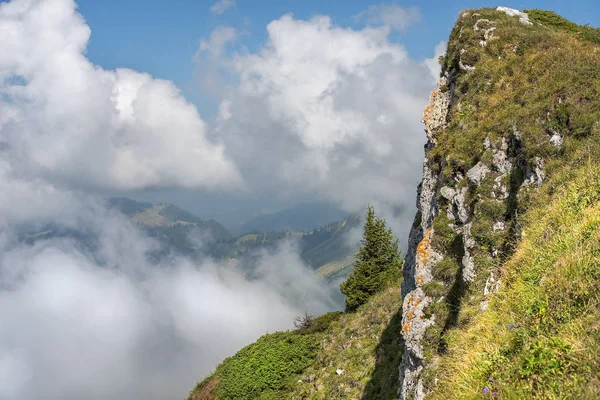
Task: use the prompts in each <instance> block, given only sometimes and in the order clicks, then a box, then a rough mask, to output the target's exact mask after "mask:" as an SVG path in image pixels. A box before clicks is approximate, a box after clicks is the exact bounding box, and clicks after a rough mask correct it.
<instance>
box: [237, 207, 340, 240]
mask: <svg viewBox="0 0 600 400" xmlns="http://www.w3.org/2000/svg"><path fill="white" fill-rule="evenodd" d="M346 216H347V213H345V212H343V211H341V210H340V209H339V208H337V207H335V206H334V205H332V204H329V203H324V202H313V203H304V204H298V205H296V206H293V207H290V208H286V209H284V210H280V211H277V212H272V213H267V214H262V215H258V216H256V217H254V218H251V219H250V220H248V221H246V222H244V223H243V224H242V225H241V226H240V227H239V229H237V232H238V233H239V234H246V233H251V232H283V231H289V232H303V231H304V232H306V231H310V230H312V229H314V228H315V227H316V226H321V225H324V224H327V223H330V222H334V221H340V220H342V219H343V218H345V217H346Z"/></svg>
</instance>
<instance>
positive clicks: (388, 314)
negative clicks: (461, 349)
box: [188, 282, 402, 400]
mask: <svg viewBox="0 0 600 400" xmlns="http://www.w3.org/2000/svg"><path fill="white" fill-rule="evenodd" d="M399 286H400V285H399V283H398V282H394V283H390V286H389V287H388V289H387V290H385V291H383V292H382V293H378V294H376V295H375V296H373V298H372V299H371V300H370V301H369V302H368V303H367V304H365V305H364V306H362V307H361V308H359V309H358V311H357V312H355V313H348V314H344V313H339V312H334V313H328V314H325V315H323V316H321V317H319V318H316V319H315V320H314V322H313V325H312V326H311V327H310V328H307V329H299V330H295V331H287V332H276V333H272V334H268V335H264V336H263V337H261V338H260V339H258V340H257V341H256V342H255V343H252V344H251V345H249V346H247V347H245V348H244V349H242V350H240V351H239V352H238V353H237V354H236V355H235V356H233V357H229V358H227V359H225V360H224V361H223V363H222V364H221V365H220V366H218V367H217V369H216V370H215V372H214V373H213V374H211V375H210V376H209V377H207V378H205V379H204V380H203V381H202V382H200V383H198V385H197V386H196V387H195V388H194V390H192V392H191V393H190V396H189V398H188V400H213V399H214V400H217V399H277V400H279V399H352V398H360V397H361V396H365V397H364V398H366V399H391V398H393V397H394V396H395V393H396V390H398V385H399V382H398V364H399V363H400V358H401V356H402V345H401V343H400V336H399V335H398V332H399V331H400V325H401V318H402V316H401V307H402V301H401V299H400V289H399ZM338 368H340V369H342V370H343V374H341V375H338V374H337V373H336V370H337V369H338Z"/></svg>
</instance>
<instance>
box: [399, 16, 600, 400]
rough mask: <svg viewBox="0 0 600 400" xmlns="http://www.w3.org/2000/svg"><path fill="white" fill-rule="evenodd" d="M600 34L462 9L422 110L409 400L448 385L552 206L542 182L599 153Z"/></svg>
mask: <svg viewBox="0 0 600 400" xmlns="http://www.w3.org/2000/svg"><path fill="white" fill-rule="evenodd" d="M599 37H600V35H598V31H597V30H593V29H591V28H588V27H579V26H577V25H575V24H573V23H571V22H569V21H566V20H564V19H562V18H560V17H558V16H557V15H556V14H554V13H550V12H542V11H539V10H533V11H531V12H529V13H525V12H520V11H517V10H513V9H509V8H505V7H498V8H497V9H480V10H467V11H465V12H463V13H461V15H460V16H459V18H458V20H457V23H456V25H455V27H454V29H453V31H452V33H451V36H450V39H449V42H448V49H447V54H446V55H445V56H444V57H443V58H442V59H441V63H442V75H441V78H440V80H439V84H438V88H437V90H435V91H434V92H432V93H431V96H430V99H429V103H428V105H427V106H426V107H425V110H424V113H423V123H424V125H425V132H426V135H427V144H426V146H425V160H424V163H423V178H422V182H421V184H420V185H419V187H418V195H417V208H418V212H417V215H416V217H415V221H414V224H413V227H412V230H411V232H410V236H409V245H408V252H407V255H406V259H405V263H404V266H403V275H404V281H403V285H402V296H403V309H402V336H403V340H404V345H405V347H404V354H403V357H402V363H401V365H400V367H399V370H400V390H399V397H400V398H401V399H423V398H425V397H426V396H427V395H428V394H430V393H434V392H435V391H436V390H437V388H439V386H436V383H437V382H438V380H439V377H440V376H439V373H440V372H439V368H438V365H439V364H440V363H443V362H444V361H443V360H444V357H445V356H446V354H447V353H448V351H449V348H448V343H447V337H448V336H449V334H450V332H451V331H454V334H455V335H460V334H461V329H466V328H465V327H467V326H469V324H470V323H472V320H473V319H474V318H475V316H476V313H486V311H487V310H488V307H490V305H489V300H490V298H492V297H493V296H494V293H495V292H496V291H497V290H498V288H499V287H500V285H501V282H502V280H503V279H504V271H503V265H504V264H505V263H506V262H507V261H508V260H509V259H510V258H511V256H512V255H513V253H514V251H515V249H516V248H517V246H518V245H519V243H520V240H521V238H522V236H523V235H524V230H523V226H524V221H525V220H526V216H527V214H528V213H529V211H530V209H532V208H533V207H535V206H536V205H537V206H538V207H542V206H543V204H542V205H539V199H538V200H537V201H538V203H536V199H537V198H538V197H539V196H540V195H539V193H538V192H539V191H540V188H541V187H542V186H544V185H546V183H545V182H546V181H547V180H548V179H549V178H552V177H554V176H556V175H558V171H559V170H560V169H561V168H571V167H572V166H573V165H574V163H576V160H577V157H579V156H581V154H588V155H589V154H590V151H593V150H590V149H591V148H590V147H589V146H590V144H589V143H590V142H592V141H594V143H595V140H596V139H593V140H592V138H596V136H597V135H598V134H600V122H599V120H598V116H599V115H600V114H599V112H598V110H599V105H598V103H597V100H598V99H599V97H598V87H599V85H598V81H597V79H599V78H600V76H599V75H598V72H597V71H598V69H597V68H598V67H599V66H600V63H599V57H600V55H599V54H600V52H599V49H600V48H599V46H598V42H599V40H598V38H599ZM594 70H595V71H596V72H593V71H594ZM586 143H587V144H586ZM586 145H587V146H588V150H587V153H586V151H584V150H581V149H582V148H583V147H584V146H586ZM594 149H595V147H594ZM595 155H596V156H597V155H598V153H596V154H595ZM551 185H552V184H551ZM450 350H452V349H450ZM489 379H492V380H493V378H489ZM485 389H487V388H485ZM488 391H489V389H488ZM491 393H492V392H490V395H491ZM493 393H496V392H493ZM486 394H487V393H486ZM496 395H497V393H496ZM467 397H469V396H467ZM469 398H470V397H469Z"/></svg>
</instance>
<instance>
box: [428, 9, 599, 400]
mask: <svg viewBox="0 0 600 400" xmlns="http://www.w3.org/2000/svg"><path fill="white" fill-rule="evenodd" d="M477 13H478V14H479V15H478V16H476V17H470V18H462V19H460V20H459V21H458V22H457V25H456V27H455V29H454V30H453V32H452V35H451V38H450V42H449V51H448V56H447V57H446V58H445V60H444V65H445V67H446V68H449V67H450V64H451V62H452V58H453V57H455V56H456V55H457V54H458V53H459V52H460V51H461V49H464V48H466V49H467V51H466V52H464V55H462V56H461V59H463V60H468V61H469V62H468V64H470V65H475V71H473V72H470V73H466V74H463V75H462V76H459V77H458V79H457V92H458V96H459V101H460V103H461V107H460V108H458V107H457V108H455V109H454V110H453V111H452V113H451V115H450V121H451V123H450V126H449V128H448V129H447V130H445V131H444V132H443V133H442V135H441V136H440V138H439V140H440V145H439V146H438V147H437V149H436V152H437V154H435V155H434V156H436V155H437V156H439V157H444V158H445V159H446V161H447V164H446V167H445V168H446V170H445V171H443V172H442V173H443V175H444V176H448V177H450V176H452V175H454V174H456V172H457V171H460V170H461V169H464V170H467V169H469V168H470V167H471V166H473V165H474V164H475V163H476V162H477V161H479V160H481V159H483V160H485V157H486V154H482V152H481V151H480V150H479V149H481V143H482V142H483V139H484V137H485V136H488V137H490V138H491V140H492V141H494V140H498V139H499V138H500V137H502V136H504V135H506V133H507V132H510V131H511V130H512V129H514V128H513V127H516V128H517V129H518V131H519V132H520V136H521V138H522V149H521V151H522V152H523V156H524V158H523V161H524V162H528V163H531V162H532V160H533V159H534V158H535V157H542V158H543V159H544V160H545V166H544V171H545V173H546V181H545V183H544V184H543V185H542V187H541V188H540V189H539V190H530V191H524V192H523V191H522V192H521V193H519V195H518V196H517V197H516V198H515V199H514V202H513V203H512V204H508V206H509V209H500V210H495V209H492V208H491V207H488V208H486V207H484V206H485V205H486V203H485V199H486V198H487V197H489V193H485V190H486V187H485V185H482V187H480V188H478V189H477V190H478V192H477V193H475V195H474V196H473V198H475V199H484V200H479V201H478V202H477V203H475V210H476V217H477V220H476V221H475V224H474V231H475V234H476V235H478V240H479V241H480V242H489V243H490V245H494V246H503V248H504V251H505V254H504V256H503V257H502V256H501V257H499V258H498V259H497V260H495V262H497V261H501V263H500V264H498V265H496V266H495V267H496V268H497V272H501V274H502V277H501V279H502V282H503V284H502V286H501V288H500V291H499V292H498V293H497V294H496V295H494V296H493V297H492V299H491V300H490V305H489V308H488V310H487V311H486V312H484V313H482V312H481V311H480V307H479V301H480V300H482V298H481V295H480V294H478V293H481V292H482V289H483V286H484V285H485V279H486V277H487V275H486V274H483V273H480V276H481V278H482V279H483V280H481V279H480V281H479V282H477V283H476V290H473V291H472V292H470V293H469V296H468V297H466V299H465V301H464V302H463V303H462V305H461V309H460V314H459V316H458V322H457V324H456V327H455V328H454V329H451V330H450V331H448V332H447V333H446V335H445V340H446V342H447V354H437V355H433V359H435V360H436V362H435V364H436V367H435V368H434V370H433V373H432V374H431V375H430V376H432V377H433V376H435V377H436V378H438V379H439V380H438V381H437V383H435V384H433V383H431V386H430V387H429V388H430V389H431V390H432V392H431V393H430V395H429V397H430V398H433V399H468V398H488V397H492V396H493V393H494V392H497V395H498V397H499V398H514V399H523V398H540V399H553V398H582V399H588V398H589V399H595V398H600V359H599V357H598V354H599V353H600V339H599V338H600V324H599V323H598V321H600V312H599V311H598V306H599V305H600V304H599V303H600V284H599V283H598V279H599V278H600V266H599V265H600V246H599V244H598V243H599V240H600V204H599V203H598V201H599V200H600V190H599V188H600V168H599V167H597V166H596V165H595V160H597V159H598V157H599V156H600V47H599V46H598V43H600V32H599V31H598V30H594V29H591V28H585V27H577V26H576V25H575V26H574V24H572V23H569V22H568V21H565V20H563V19H562V18H560V17H558V16H556V15H555V14H552V13H548V12H541V11H532V12H530V18H531V19H532V20H533V21H535V22H542V23H543V24H544V25H543V26H542V25H540V24H534V25H533V26H526V25H522V24H520V23H518V22H517V21H516V19H512V18H508V17H507V16H505V15H502V14H499V13H497V12H495V11H492V10H489V9H483V10H477ZM481 18H485V19H489V20H491V21H495V24H496V25H495V26H496V28H497V29H496V31H495V32H494V36H496V37H495V39H492V40H489V41H488V43H487V46H486V47H485V48H484V47H482V46H479V43H478V42H479V40H480V37H479V36H478V35H480V33H476V32H474V31H473V29H472V26H473V24H474V23H475V21H476V20H477V19H481ZM550 131H558V132H560V133H561V134H562V135H564V136H565V144H564V146H563V147H562V148H561V149H560V150H559V149H556V148H555V147H554V146H552V145H551V144H550V142H549V140H548V139H549V132H550ZM513 178H514V179H515V180H516V181H517V183H518V184H520V182H519V177H513ZM521 179H522V178H521ZM511 183H512V182H511ZM511 208H512V209H511ZM503 213H507V214H509V213H510V214H513V215H514V218H515V220H516V223H517V225H519V226H520V227H522V228H523V232H524V234H523V235H521V236H520V237H518V240H516V241H515V239H517V237H515V236H511V235H515V233H516V232H518V229H511V232H507V233H506V236H504V237H501V236H499V235H498V234H495V233H493V232H492V231H491V229H489V226H490V225H491V222H492V221H493V220H494V219H497V218H498V215H502V214H503ZM495 214H498V215H495ZM481 250H482V253H483V252H484V251H485V248H483V247H482V249H481ZM482 259H483V258H480V259H479V260H482ZM503 259H504V260H505V261H504V262H502V260H503ZM476 260H477V259H476ZM476 263H477V261H476ZM482 266H484V264H483V263H482V264H480V265H478V266H477V267H478V268H481V267H482ZM486 267H488V268H489V267H490V266H489V265H487V266H486ZM492 267H493V266H492ZM482 270H485V269H482ZM510 324H513V326H517V325H518V326H519V327H518V328H513V329H510ZM430 382H431V381H430ZM485 388H487V389H488V390H489V394H485V393H484V389H485Z"/></svg>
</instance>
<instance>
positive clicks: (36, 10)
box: [0, 0, 239, 189]
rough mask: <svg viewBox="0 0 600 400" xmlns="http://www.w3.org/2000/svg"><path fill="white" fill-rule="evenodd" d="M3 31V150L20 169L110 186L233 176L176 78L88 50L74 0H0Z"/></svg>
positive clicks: (194, 182) (198, 182) (214, 181)
mask: <svg viewBox="0 0 600 400" xmlns="http://www.w3.org/2000/svg"><path fill="white" fill-rule="evenodd" d="M0 31H2V32H3V35H2V37H1V38H0V53H1V54H2V57H1V59H0V143H2V145H3V146H2V147H1V148H2V149H4V150H0V151H3V154H7V155H9V156H10V157H11V160H10V162H11V164H12V165H13V167H14V168H15V169H17V170H19V172H20V173H21V174H23V175H28V176H45V177H46V178H48V179H52V180H53V181H55V182H68V183H69V184H77V185H80V186H86V187H100V188H110V189H132V188H141V187H147V186H164V187H171V186H183V187H201V188H204V187H209V188H210V187H224V186H232V185H236V184H238V183H239V175H238V172H237V170H236V168H235V166H234V165H233V164H232V162H231V161H230V160H228V159H227V158H226V157H225V155H224V149H223V146H222V145H221V144H219V143H213V142H210V141H208V140H207V138H206V130H207V129H206V125H205V123H204V122H203V121H202V119H201V118H200V116H199V115H198V112H197V110H196V108H195V107H194V106H193V105H192V104H191V103H189V102H188V101H186V100H185V98H184V97H183V96H182V95H181V93H180V91H179V90H178V89H177V88H176V87H175V86H174V85H173V83H171V82H169V81H165V80H160V79H153V78H152V77H151V76H150V75H148V74H144V73H139V72H136V71H132V70H129V69H117V70H116V71H107V70H103V69H102V68H100V67H98V66H96V65H93V64H92V63H91V62H90V61H89V60H87V59H86V58H85V56H84V52H85V49H86V46H87V42H88V40H89V36H90V29H89V28H88V26H87V25H86V24H85V22H84V20H83V18H82V17H81V16H80V15H79V14H77V13H76V11H75V4H74V2H73V1H70V0H49V1H33V0H30V1H28V0H15V1H12V2H10V3H3V4H2V5H0Z"/></svg>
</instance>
